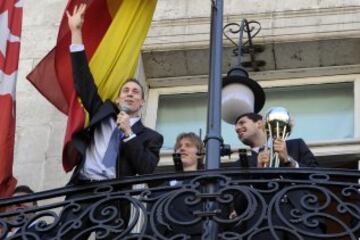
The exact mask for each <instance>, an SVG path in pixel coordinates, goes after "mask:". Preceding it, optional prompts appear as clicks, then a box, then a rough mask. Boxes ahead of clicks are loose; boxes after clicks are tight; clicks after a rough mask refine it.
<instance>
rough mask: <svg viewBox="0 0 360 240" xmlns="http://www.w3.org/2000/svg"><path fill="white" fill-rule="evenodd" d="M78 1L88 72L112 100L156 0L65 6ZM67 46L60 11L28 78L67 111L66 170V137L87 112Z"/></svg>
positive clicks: (69, 153)
mask: <svg viewBox="0 0 360 240" xmlns="http://www.w3.org/2000/svg"><path fill="white" fill-rule="evenodd" d="M82 2H85V3H86V4H87V10H86V13H85V23H84V26H83V41H84V44H85V49H86V55H87V57H88V60H89V66H90V70H91V72H92V74H93V76H94V79H95V83H96V85H97V86H98V92H99V95H100V96H101V98H102V99H103V100H105V99H113V100H115V98H116V96H117V94H118V92H119V90H120V87H121V84H122V83H123V82H124V81H125V80H126V79H128V78H130V77H132V76H133V75H134V73H135V69H136V66H137V61H138V56H139V53H140V49H141V47H142V45H143V42H144V40H145V37H146V35H147V32H148V30H149V27H150V24H151V21H152V16H153V13H154V10H155V6H156V2H157V0H146V1H144V0H87V1H84V0H82V1H81V0H69V2H68V5H67V7H66V10H69V11H70V12H71V11H72V9H73V8H74V6H75V5H78V4H80V3H82ZM69 45H70V31H69V28H68V25H67V18H66V15H65V11H64V14H63V18H62V20H61V23H60V27H59V33H58V39H57V44H56V46H55V47H54V48H53V49H52V50H51V51H50V52H49V53H48V55H47V56H45V57H44V58H43V59H42V60H41V62H40V63H39V64H38V65H37V66H36V67H35V68H34V69H33V71H32V72H31V73H30V74H29V75H28V76H27V78H28V79H29V81H30V82H31V83H32V84H33V85H34V86H35V87H36V88H37V89H38V90H39V91H40V93H41V94H43V95H44V96H45V97H46V98H47V99H48V100H49V101H50V102H51V103H52V104H53V105H54V106H55V107H57V108H58V109H59V110H60V111H61V112H63V113H64V114H66V115H68V123H67V129H66V134H65V139H64V149H63V157H62V158H63V159H62V160H63V166H64V169H65V171H70V170H71V169H72V168H73V167H74V166H75V165H76V164H77V157H76V151H75V149H74V148H73V146H72V145H71V142H70V141H71V136H72V135H73V133H74V132H77V131H79V130H81V129H83V128H84V127H85V126H86V116H87V113H86V112H85V110H84V108H83V107H82V105H81V103H80V101H79V100H78V99H77V96H76V93H75V89H74V86H73V80H72V70H71V63H70V56H69Z"/></svg>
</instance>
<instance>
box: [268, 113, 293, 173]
mask: <svg viewBox="0 0 360 240" xmlns="http://www.w3.org/2000/svg"><path fill="white" fill-rule="evenodd" d="M292 127H293V124H292V118H291V116H290V113H289V112H288V111H287V109H286V108H284V107H273V108H270V109H269V111H268V112H267V114H266V117H265V131H266V135H267V141H268V146H272V147H271V148H270V161H269V165H268V167H274V168H278V167H279V166H280V159H279V154H278V153H275V152H274V147H273V146H274V144H273V143H274V140H275V139H281V140H283V141H285V140H286V138H287V137H288V136H289V135H290V133H291V130H292ZM269 141H271V145H270V143H269Z"/></svg>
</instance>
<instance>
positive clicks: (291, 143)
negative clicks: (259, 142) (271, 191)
mask: <svg viewBox="0 0 360 240" xmlns="http://www.w3.org/2000/svg"><path fill="white" fill-rule="evenodd" d="M286 148H287V151H288V155H289V156H291V157H292V158H293V159H294V160H296V161H297V162H298V163H299V166H300V167H317V166H318V162H317V161H316V158H315V156H314V154H313V153H312V152H311V151H310V149H309V148H308V146H307V145H306V143H305V142H304V140H302V139H301V138H297V139H291V140H287V141H286ZM236 166H240V167H256V166H257V153H255V152H252V155H251V156H248V157H247V158H245V159H239V160H238V161H237V162H236ZM280 167H288V166H287V165H284V164H282V163H280Z"/></svg>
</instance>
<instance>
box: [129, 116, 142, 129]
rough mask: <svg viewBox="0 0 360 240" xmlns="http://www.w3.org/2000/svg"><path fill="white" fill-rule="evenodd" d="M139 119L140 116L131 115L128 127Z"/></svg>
mask: <svg viewBox="0 0 360 240" xmlns="http://www.w3.org/2000/svg"><path fill="white" fill-rule="evenodd" d="M139 120H140V117H132V118H130V119H129V121H130V127H132V126H133V125H134V124H135V123H136V122H137V121H139Z"/></svg>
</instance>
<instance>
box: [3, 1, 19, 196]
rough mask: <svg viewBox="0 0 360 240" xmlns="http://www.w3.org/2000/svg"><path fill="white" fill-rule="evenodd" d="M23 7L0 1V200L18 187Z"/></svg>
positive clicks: (14, 3)
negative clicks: (17, 130)
mask: <svg viewBox="0 0 360 240" xmlns="http://www.w3.org/2000/svg"><path fill="white" fill-rule="evenodd" d="M22 7H23V1H22V0H5V1H4V0H3V1H1V2H0V106H1V107H0V108H1V110H0V197H7V196H10V195H11V194H12V191H13V190H14V188H15V185H16V179H15V178H14V177H13V173H12V170H13V169H12V168H13V160H14V141H15V90H16V77H17V73H18V63H19V53H20V34H21V24H22Z"/></svg>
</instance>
